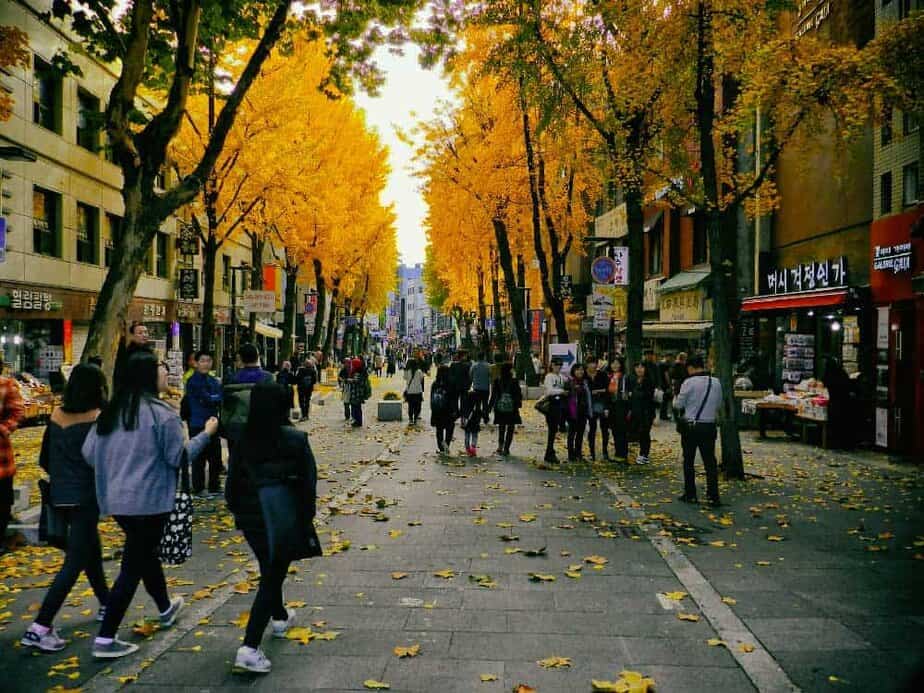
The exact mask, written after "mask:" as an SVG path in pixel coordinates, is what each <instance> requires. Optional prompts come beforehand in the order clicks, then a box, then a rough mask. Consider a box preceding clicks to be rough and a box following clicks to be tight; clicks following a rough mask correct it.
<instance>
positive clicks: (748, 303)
mask: <svg viewBox="0 0 924 693" xmlns="http://www.w3.org/2000/svg"><path fill="white" fill-rule="evenodd" d="M846 302H847V289H824V290H822V291H803V292H800V293H795V294H782V295H779V296H752V297H751V298H746V299H744V300H743V301H742V302H741V310H742V311H743V312H746V313H747V312H751V313H753V312H756V311H763V310H793V309H796V308H816V307H819V306H839V305H843V304H844V303H846Z"/></svg>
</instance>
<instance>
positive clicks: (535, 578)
mask: <svg viewBox="0 0 924 693" xmlns="http://www.w3.org/2000/svg"><path fill="white" fill-rule="evenodd" d="M529 579H530V580H531V581H532V582H555V576H554V575H548V574H547V573H530V574H529Z"/></svg>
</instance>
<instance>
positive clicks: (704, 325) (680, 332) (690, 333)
mask: <svg viewBox="0 0 924 693" xmlns="http://www.w3.org/2000/svg"><path fill="white" fill-rule="evenodd" d="M711 329H712V321H711V320H699V321H694V322H643V323H642V335H643V336H644V335H650V336H652V337H662V338H666V339H688V338H691V337H692V338H695V337H699V336H700V335H701V334H702V333H703V332H705V331H706V330H711Z"/></svg>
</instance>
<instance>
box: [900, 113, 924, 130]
mask: <svg viewBox="0 0 924 693" xmlns="http://www.w3.org/2000/svg"><path fill="white" fill-rule="evenodd" d="M918 127H920V126H919V125H918V121H917V119H916V118H915V117H914V114H912V113H904V112H903V113H902V134H903V135H910V134H912V133H915V132H917V131H918Z"/></svg>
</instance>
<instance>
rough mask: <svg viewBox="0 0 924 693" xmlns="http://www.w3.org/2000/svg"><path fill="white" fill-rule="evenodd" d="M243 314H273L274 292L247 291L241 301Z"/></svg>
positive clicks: (274, 308) (274, 307)
mask: <svg viewBox="0 0 924 693" xmlns="http://www.w3.org/2000/svg"><path fill="white" fill-rule="evenodd" d="M241 306H242V307H243V308H244V312H245V313H275V312H276V292H275V291H258V290H256V289H247V290H246V291H245V292H244V297H243V299H242V301H241Z"/></svg>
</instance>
